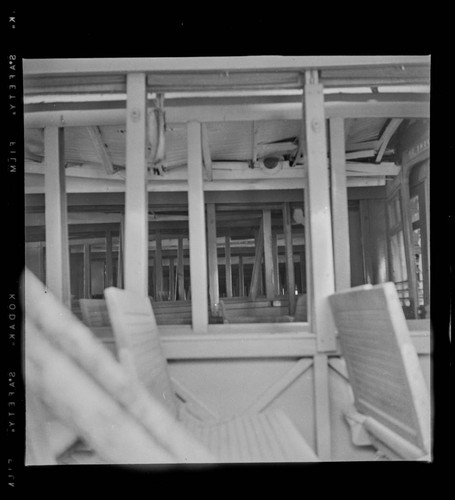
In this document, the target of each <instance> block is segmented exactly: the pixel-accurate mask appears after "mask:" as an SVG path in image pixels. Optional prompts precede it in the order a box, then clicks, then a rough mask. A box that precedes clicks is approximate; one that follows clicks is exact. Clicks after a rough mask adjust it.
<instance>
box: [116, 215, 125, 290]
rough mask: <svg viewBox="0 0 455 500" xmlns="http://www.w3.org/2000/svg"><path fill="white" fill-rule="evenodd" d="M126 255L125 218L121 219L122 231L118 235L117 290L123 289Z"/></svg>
mask: <svg viewBox="0 0 455 500" xmlns="http://www.w3.org/2000/svg"><path fill="white" fill-rule="evenodd" d="M124 254H125V216H124V215H122V216H121V217H120V230H119V235H118V258H117V285H116V286H117V288H123V281H124V280H123V269H124V266H123V258H124Z"/></svg>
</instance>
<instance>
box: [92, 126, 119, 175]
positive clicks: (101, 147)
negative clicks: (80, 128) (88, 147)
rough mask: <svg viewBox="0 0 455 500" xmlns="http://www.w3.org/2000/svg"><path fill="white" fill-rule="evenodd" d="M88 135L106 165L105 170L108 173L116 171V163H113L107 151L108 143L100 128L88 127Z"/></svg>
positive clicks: (104, 165)
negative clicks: (106, 143) (105, 141)
mask: <svg viewBox="0 0 455 500" xmlns="http://www.w3.org/2000/svg"><path fill="white" fill-rule="evenodd" d="M87 132H88V135H89V136H90V139H91V140H92V142H93V146H94V147H95V150H96V153H97V155H98V157H99V159H100V161H101V163H102V165H103V167H104V170H105V171H106V173H107V174H108V175H112V174H113V173H114V171H115V170H114V165H113V164H112V160H111V157H110V155H109V153H108V151H107V148H106V145H105V144H104V141H103V138H102V136H101V131H100V128H99V127H97V126H91V127H87Z"/></svg>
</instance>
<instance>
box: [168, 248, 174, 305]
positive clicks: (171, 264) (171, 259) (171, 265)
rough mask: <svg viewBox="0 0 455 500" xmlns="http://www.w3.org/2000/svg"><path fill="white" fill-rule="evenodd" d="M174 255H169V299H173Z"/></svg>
mask: <svg viewBox="0 0 455 500" xmlns="http://www.w3.org/2000/svg"><path fill="white" fill-rule="evenodd" d="M174 280H175V276H174V257H169V300H175V298H174V296H175V281H174Z"/></svg>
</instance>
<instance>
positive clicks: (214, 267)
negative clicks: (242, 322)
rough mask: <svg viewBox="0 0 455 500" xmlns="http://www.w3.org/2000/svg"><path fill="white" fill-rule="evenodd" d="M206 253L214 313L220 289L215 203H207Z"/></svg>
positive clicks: (211, 304) (211, 303)
mask: <svg viewBox="0 0 455 500" xmlns="http://www.w3.org/2000/svg"><path fill="white" fill-rule="evenodd" d="M190 253H191V250H190ZM207 253H208V265H209V294H210V309H211V311H212V314H216V312H217V307H218V304H219V302H220V291H219V290H220V289H219V276H218V252H217V246H216V207H215V203H207Z"/></svg>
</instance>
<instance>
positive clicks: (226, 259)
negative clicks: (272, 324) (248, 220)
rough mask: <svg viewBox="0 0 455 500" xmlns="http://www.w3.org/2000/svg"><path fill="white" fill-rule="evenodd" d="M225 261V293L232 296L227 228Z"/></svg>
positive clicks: (229, 239)
mask: <svg viewBox="0 0 455 500" xmlns="http://www.w3.org/2000/svg"><path fill="white" fill-rule="evenodd" d="M225 238H226V239H225V247H224V248H225V253H224V256H225V261H226V295H227V296H228V297H232V259H231V235H230V231H229V230H228V233H227V235H226V236H225Z"/></svg>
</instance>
